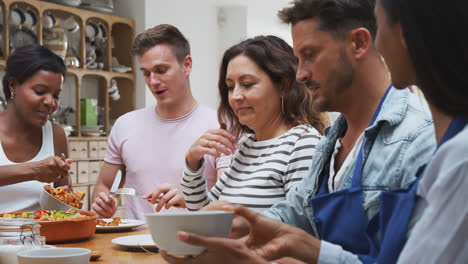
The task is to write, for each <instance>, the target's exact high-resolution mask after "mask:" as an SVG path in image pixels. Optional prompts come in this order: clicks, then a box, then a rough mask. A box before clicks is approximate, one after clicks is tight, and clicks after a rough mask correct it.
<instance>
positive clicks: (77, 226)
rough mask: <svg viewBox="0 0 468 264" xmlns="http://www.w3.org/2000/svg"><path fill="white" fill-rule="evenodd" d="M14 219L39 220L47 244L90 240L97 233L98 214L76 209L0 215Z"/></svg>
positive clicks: (2, 217) (0, 217) (1, 217)
mask: <svg viewBox="0 0 468 264" xmlns="http://www.w3.org/2000/svg"><path fill="white" fill-rule="evenodd" d="M12 218H27V219H35V220H37V222H38V223H39V224H40V225H41V227H40V233H41V236H45V238H46V243H64V242H73V241H78V240H83V239H86V238H89V237H91V236H92V235H93V234H94V233H96V224H95V221H96V219H97V215H96V213H93V212H88V211H81V210H77V209H75V208H71V209H68V210H62V209H58V210H43V209H41V210H38V211H33V212H13V213H2V214H0V219H12Z"/></svg>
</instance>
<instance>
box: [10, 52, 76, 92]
mask: <svg viewBox="0 0 468 264" xmlns="http://www.w3.org/2000/svg"><path fill="white" fill-rule="evenodd" d="M38 71H48V72H54V73H60V74H62V76H65V74H66V73H67V67H66V66H65V63H64V62H63V60H62V58H60V57H59V56H57V55H55V53H53V52H52V51H50V50H49V49H48V48H46V47H44V46H41V45H37V44H31V45H26V46H23V47H20V48H17V49H15V51H13V53H11V54H10V56H8V59H7V61H6V66H5V76H3V92H4V93H5V97H6V99H7V100H10V98H11V92H10V82H11V81H15V82H16V83H17V84H22V83H24V82H25V81H27V80H28V79H29V78H31V77H32V76H33V75H34V74H36V73H37V72H38Z"/></svg>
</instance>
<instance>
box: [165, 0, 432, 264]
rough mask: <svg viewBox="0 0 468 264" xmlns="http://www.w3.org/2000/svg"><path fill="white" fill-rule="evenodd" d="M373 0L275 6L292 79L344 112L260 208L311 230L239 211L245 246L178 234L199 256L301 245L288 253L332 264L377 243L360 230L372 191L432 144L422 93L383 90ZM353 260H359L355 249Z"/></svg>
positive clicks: (268, 252) (408, 169) (406, 177)
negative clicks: (294, 175) (287, 35)
mask: <svg viewBox="0 0 468 264" xmlns="http://www.w3.org/2000/svg"><path fill="white" fill-rule="evenodd" d="M371 2H372V1H368V0H353V1H349V0H296V1H295V2H294V3H293V7H291V8H286V9H283V10H282V11H280V18H281V19H282V20H283V21H284V22H286V23H290V24H292V37H293V45H294V52H295V54H296V56H297V57H298V59H299V66H298V69H297V79H298V80H300V81H302V82H304V83H305V84H306V85H307V88H308V89H309V90H310V92H311V93H312V96H313V98H314V103H315V105H316V107H318V108H319V109H320V110H321V111H336V112H340V113H341V114H342V115H340V117H339V118H338V119H337V120H336V122H335V123H334V124H333V126H331V127H330V128H328V129H327V130H326V133H325V136H324V137H323V138H322V139H321V140H320V142H319V144H318V145H317V146H316V150H315V151H317V152H316V153H315V154H314V155H313V160H312V164H311V168H310V171H309V176H308V177H305V178H304V179H303V181H302V183H300V184H298V185H296V187H295V188H293V189H291V190H290V191H289V193H288V194H287V200H285V201H283V202H280V203H278V204H276V205H274V206H273V207H272V208H270V209H269V210H267V211H264V212H263V215H265V216H268V217H269V218H272V219H276V220H279V221H281V222H283V223H286V224H289V225H292V226H295V227H298V228H300V229H302V230H304V231H306V232H307V233H308V234H311V235H313V237H312V236H308V235H306V234H305V233H304V232H303V231H301V232H302V233H303V234H302V235H300V232H296V236H295V238H294V239H293V238H291V237H288V236H287V234H282V231H284V230H285V229H284V228H283V229H282V228H281V226H282V225H281V224H279V223H276V227H275V224H272V223H274V222H275V221H272V220H268V219H267V218H265V217H260V216H258V215H256V216H254V215H253V213H252V212H249V211H248V210H246V209H240V211H238V212H241V215H243V216H244V217H246V218H247V219H249V218H250V219H249V222H250V227H248V226H247V224H245V222H244V224H238V223H239V222H241V221H235V222H234V229H233V230H234V231H236V232H237V231H238V233H237V234H236V235H239V234H242V235H246V234H247V233H248V232H247V231H248V229H249V228H250V231H251V233H250V235H249V236H250V237H249V238H248V239H247V240H245V241H246V244H245V245H243V246H244V247H242V246H240V245H239V243H240V242H239V241H233V240H215V239H212V238H206V237H200V236H197V235H193V234H184V235H183V236H181V237H180V238H181V240H182V241H185V242H188V243H190V244H194V245H202V246H204V247H207V248H208V252H207V253H205V254H202V255H201V256H199V257H197V258H196V259H197V261H199V262H201V263H214V262H215V261H218V260H223V263H225V264H227V263H226V258H222V254H220V253H224V254H226V252H230V253H233V252H235V253H236V255H243V256H244V259H249V261H239V260H237V263H260V262H259V261H258V259H255V256H257V257H258V256H260V257H263V258H265V259H268V260H274V259H275V257H283V256H288V253H290V252H291V251H290V250H289V251H288V250H287V248H288V247H299V248H301V247H302V248H303V249H302V250H295V252H303V253H304V254H306V253H307V255H309V256H314V257H313V258H308V259H307V263H309V262H310V263H315V262H319V263H320V262H321V263H338V262H340V260H342V259H343V257H345V255H349V254H350V252H352V253H354V254H361V255H366V254H369V255H372V252H373V251H375V250H376V245H375V243H374V242H375V241H377V239H378V235H376V234H377V233H373V235H372V236H369V235H368V234H369V233H368V232H367V230H369V229H372V228H376V229H378V225H377V224H376V223H375V222H373V221H372V219H373V216H375V215H376V214H377V212H378V211H379V197H380V193H381V192H382V191H383V190H388V189H394V188H402V187H407V186H408V185H409V184H411V183H412V182H413V181H414V180H415V178H416V173H417V171H418V169H419V168H420V167H421V166H422V165H424V164H426V163H427V162H428V161H429V159H430V157H431V155H432V153H433V150H434V149H435V146H436V142H435V140H434V128H433V125H432V120H431V117H430V115H429V112H428V109H427V105H426V104H425V103H424V102H423V100H422V99H421V98H419V97H418V96H416V95H414V94H412V93H410V92H409V91H408V90H407V89H406V90H396V89H394V88H391V87H390V76H389V73H388V70H387V68H386V65H385V63H384V62H383V61H382V59H381V56H380V54H379V53H378V52H377V51H376V49H375V47H374V45H373V38H374V35H375V31H376V26H375V18H374V15H373V7H374V6H373V4H371ZM402 71H405V69H402ZM349 201H353V202H349ZM356 201H357V202H356ZM348 203H349V205H350V206H349V207H348ZM212 207H213V206H212ZM236 211H237V210H236ZM249 215H250V216H249ZM252 219H254V220H252ZM283 226H284V225H283ZM291 230H292V229H291ZM285 233H287V232H285ZM291 233H294V232H291ZM291 233H289V234H291ZM297 234H299V235H297ZM371 241H372V242H371ZM245 246H246V247H245ZM252 252H254V254H253V255H252ZM351 255H352V254H351ZM289 256H291V255H289ZM251 257H252V258H251ZM292 257H296V258H299V259H302V260H304V258H301V257H300V256H292ZM347 257H349V256H347ZM166 259H168V260H169V261H170V262H174V263H185V262H180V261H177V262H176V261H175V260H174V259H171V258H170V257H168V258H166ZM351 259H354V260H356V261H359V260H358V258H357V256H356V255H354V258H353V257H351ZM187 263H189V262H187Z"/></svg>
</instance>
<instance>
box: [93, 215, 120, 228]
mask: <svg viewBox="0 0 468 264" xmlns="http://www.w3.org/2000/svg"><path fill="white" fill-rule="evenodd" d="M119 224H123V222H122V219H121V218H120V217H113V218H112V221H110V222H107V221H104V220H103V219H97V220H96V225H98V226H119Z"/></svg>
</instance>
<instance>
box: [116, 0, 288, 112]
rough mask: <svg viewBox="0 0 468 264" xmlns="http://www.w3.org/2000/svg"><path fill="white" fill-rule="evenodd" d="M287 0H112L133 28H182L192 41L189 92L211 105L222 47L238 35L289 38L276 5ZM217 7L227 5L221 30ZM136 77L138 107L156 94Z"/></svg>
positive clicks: (118, 12) (229, 44) (152, 101)
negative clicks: (133, 21) (190, 90)
mask: <svg viewBox="0 0 468 264" xmlns="http://www.w3.org/2000/svg"><path fill="white" fill-rule="evenodd" d="M288 2H289V0H171V1H163V0H132V1H130V0H114V5H115V7H116V12H115V13H116V14H117V15H120V16H125V17H131V18H133V19H135V22H136V24H137V33H139V32H141V31H143V30H144V29H147V28H150V27H153V26H155V25H158V24H162V23H167V24H172V25H174V26H176V27H178V28H179V29H180V30H181V32H182V33H183V34H184V35H185V36H186V37H187V38H188V39H189V41H190V44H191V50H192V57H193V71H192V74H191V85H192V91H193V94H194V96H195V98H196V99H197V100H199V101H200V102H202V103H204V104H207V105H209V106H211V107H212V108H213V109H216V107H217V103H218V98H217V97H218V95H217V88H216V87H217V82H218V77H217V76H218V65H219V61H220V56H221V54H222V50H224V49H225V47H229V46H231V45H233V44H235V43H237V42H238V41H239V40H241V39H245V38H247V37H252V36H255V35H259V34H273V35H277V36H280V37H282V38H284V39H285V40H286V41H287V42H289V43H291V37H290V33H289V28H288V26H287V25H283V24H281V23H280V22H279V19H278V18H277V12H278V10H279V9H281V8H283V7H285V6H287V5H288ZM233 7H235V8H233ZM242 8H244V9H245V10H246V12H244V14H245V15H244V18H243V20H244V21H243V22H242V21H236V20H238V19H239V17H238V16H235V15H233V14H232V13H234V14H242V13H243V11H242ZM220 9H222V10H228V11H229V10H232V13H231V14H230V13H228V14H227V15H228V16H227V17H228V21H227V23H228V25H229V27H227V29H228V30H226V31H219V29H220V27H218V12H219V10H220ZM230 15H231V16H230ZM235 25H238V26H237V27H235ZM221 28H222V27H221ZM222 36H229V37H225V38H223V37H222ZM231 42H232V43H231ZM136 68H137V69H138V68H139V66H138V65H137V67H136ZM137 76H138V77H137V107H138V108H141V107H144V106H146V105H148V104H153V103H154V102H155V99H154V98H153V96H152V95H151V93H150V92H149V91H148V89H147V88H146V87H145V86H144V82H143V81H142V78H141V74H140V73H137Z"/></svg>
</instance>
